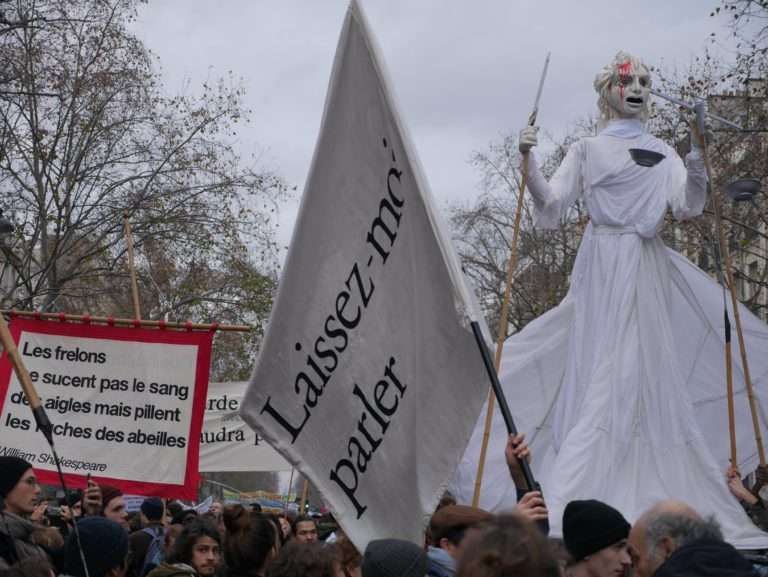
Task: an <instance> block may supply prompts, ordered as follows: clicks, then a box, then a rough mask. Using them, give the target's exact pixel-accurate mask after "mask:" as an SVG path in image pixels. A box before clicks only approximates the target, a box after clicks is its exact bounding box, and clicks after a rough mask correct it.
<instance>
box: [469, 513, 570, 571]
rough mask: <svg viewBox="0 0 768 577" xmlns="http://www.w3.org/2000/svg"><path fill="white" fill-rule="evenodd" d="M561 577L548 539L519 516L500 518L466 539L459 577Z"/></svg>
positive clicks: (512, 515) (529, 522)
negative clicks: (516, 576)
mask: <svg viewBox="0 0 768 577" xmlns="http://www.w3.org/2000/svg"><path fill="white" fill-rule="evenodd" d="M506 575H525V576H526V577H559V576H560V567H559V565H558V561H557V557H556V556H555V554H554V552H553V551H552V549H551V548H550V545H549V542H548V541H547V538H546V537H545V536H544V535H543V534H542V532H541V531H540V530H539V529H538V527H536V526H535V525H534V524H533V523H531V521H529V520H528V519H526V518H525V517H523V516H522V515H518V514H514V513H513V514H508V515H501V516H499V517H498V518H497V519H496V520H494V521H491V522H490V523H487V524H484V525H481V526H480V527H479V531H477V532H476V533H475V534H474V535H472V536H470V537H468V538H467V539H466V545H465V547H464V551H463V553H462V555H461V559H460V561H459V567H458V570H457V577H504V576H506Z"/></svg>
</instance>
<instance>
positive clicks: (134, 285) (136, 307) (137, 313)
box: [123, 212, 141, 319]
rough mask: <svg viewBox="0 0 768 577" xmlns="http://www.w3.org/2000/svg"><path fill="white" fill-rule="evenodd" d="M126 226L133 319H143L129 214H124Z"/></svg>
mask: <svg viewBox="0 0 768 577" xmlns="http://www.w3.org/2000/svg"><path fill="white" fill-rule="evenodd" d="M123 223H124V224H125V242H126V244H127V245H128V272H129V273H130V275H131V293H132V295H133V318H135V319H140V318H141V306H140V304H139V284H138V282H136V265H135V264H134V261H133V234H131V221H130V219H129V218H128V213H127V212H126V213H125V214H123Z"/></svg>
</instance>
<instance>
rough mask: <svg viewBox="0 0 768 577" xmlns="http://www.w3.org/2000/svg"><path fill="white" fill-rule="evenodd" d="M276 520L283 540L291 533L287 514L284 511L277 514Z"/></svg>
mask: <svg viewBox="0 0 768 577" xmlns="http://www.w3.org/2000/svg"><path fill="white" fill-rule="evenodd" d="M277 521H278V523H280V531H282V533H283V542H285V541H287V540H288V538H289V537H290V536H291V535H292V533H293V529H292V528H291V522H290V521H289V520H288V516H287V515H286V514H285V511H283V512H282V513H280V514H278V516H277Z"/></svg>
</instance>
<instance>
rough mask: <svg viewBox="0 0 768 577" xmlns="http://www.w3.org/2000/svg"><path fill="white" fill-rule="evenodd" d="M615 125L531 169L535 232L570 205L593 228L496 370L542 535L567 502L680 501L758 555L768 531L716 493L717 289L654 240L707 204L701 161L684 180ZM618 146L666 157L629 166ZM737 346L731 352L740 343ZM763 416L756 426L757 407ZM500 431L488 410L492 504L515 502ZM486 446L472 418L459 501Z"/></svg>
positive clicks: (754, 339)
mask: <svg viewBox="0 0 768 577" xmlns="http://www.w3.org/2000/svg"><path fill="white" fill-rule="evenodd" d="M627 131H628V132H627ZM610 132H611V133H612V134H614V135H613V136H609V135H606V134H605V133H602V134H600V135H599V136H597V137H594V138H587V139H584V140H581V141H580V142H577V143H575V144H574V145H573V146H572V147H571V149H570V150H569V152H568V154H567V156H566V158H565V159H564V161H563V163H562V165H561V167H560V169H559V170H558V171H557V173H556V174H555V175H554V177H553V178H552V180H551V182H550V183H547V182H546V180H545V179H544V178H543V177H542V176H541V173H540V172H539V171H538V169H537V168H536V167H535V165H534V166H533V167H532V171H531V172H532V174H531V176H532V178H531V180H530V190H531V193H532V196H533V198H534V202H535V206H536V219H537V223H538V225H539V226H555V225H556V224H557V222H558V221H559V219H560V218H561V217H563V215H564V214H565V211H566V210H567V209H568V207H569V206H570V205H571V203H572V202H573V201H574V200H575V199H576V198H578V197H580V196H581V197H584V198H585V199H586V205H587V208H588V210H589V213H590V216H591V219H592V221H591V224H590V225H589V226H588V227H587V230H586V232H585V234H584V238H583V240H582V243H581V247H580V249H579V253H578V256H577V258H576V262H575V264H574V269H573V273H572V277H571V287H570V290H569V292H568V294H567V296H566V297H565V299H564V300H563V302H562V303H561V304H560V305H559V306H558V307H556V308H555V309H553V310H551V311H549V312H548V313H546V314H544V315H543V316H542V317H540V318H538V319H536V320H535V321H533V322H532V323H530V324H529V325H528V326H527V327H526V328H525V329H524V330H522V331H521V332H520V333H518V334H516V335H513V336H512V337H510V339H509V340H508V342H507V344H506V346H505V350H504V357H503V360H502V364H501V372H500V378H501V381H502V383H503V386H504V389H505V392H506V394H507V396H508V400H509V404H510V407H511V410H512V413H513V415H514V416H515V418H516V419H517V420H518V427H519V428H520V429H521V430H522V431H525V432H527V433H528V435H529V439H530V441H531V447H532V451H533V455H534V462H533V468H534V471H535V473H536V474H537V475H538V479H539V480H540V482H541V483H542V487H543V490H544V494H545V498H546V501H547V504H548V506H549V508H550V512H551V514H550V524H551V526H552V529H553V533H554V534H555V535H559V534H560V527H561V521H562V511H563V508H564V506H565V504H566V503H567V502H568V501H570V500H572V499H583V498H596V499H600V500H603V501H606V502H608V503H610V504H611V505H613V506H615V507H616V508H618V509H619V510H621V511H622V512H623V513H624V515H625V516H626V517H627V519H629V520H630V521H633V520H634V519H636V518H637V517H638V516H639V515H640V514H641V513H642V512H643V511H644V510H645V509H646V508H648V507H649V506H650V505H652V504H653V503H654V502H655V501H657V500H660V499H664V498H676V499H682V500H684V501H686V502H688V503H690V504H691V505H692V506H694V507H695V508H696V509H698V510H699V511H701V512H702V513H714V514H715V515H716V516H717V518H718V520H719V521H720V523H721V524H722V526H723V530H724V533H725V535H726V537H727V539H728V540H730V541H731V542H732V543H733V544H734V545H736V546H737V547H741V548H758V547H766V546H768V535H766V534H765V533H762V532H760V531H758V530H757V529H756V528H755V527H754V525H752V523H751V522H750V521H749V519H748V518H747V516H746V515H745V513H744V512H743V510H742V509H741V507H740V506H739V504H738V503H737V501H736V499H735V498H734V497H732V496H731V495H730V493H729V492H728V489H727V487H726V484H725V476H724V473H725V470H726V467H727V465H728V426H727V412H726V399H725V370H724V352H723V320H722V317H723V311H722V292H721V288H720V287H719V285H717V284H716V283H714V282H713V281H712V280H711V279H710V278H709V277H708V276H707V275H706V274H704V273H703V272H702V271H701V270H699V269H698V268H696V267H695V266H694V265H693V264H692V263H690V262H689V261H688V260H686V259H685V258H684V257H683V256H681V255H680V254H678V253H676V252H674V251H672V250H670V249H668V248H666V247H665V246H664V245H663V243H662V242H661V240H660V238H659V237H658V236H657V230H658V228H659V226H660V225H661V224H662V221H663V217H664V214H665V211H666V210H667V208H668V207H669V208H671V209H672V211H673V212H674V214H675V216H677V217H678V218H688V217H691V216H695V215H697V214H699V213H700V212H701V211H702V209H703V206H704V202H705V191H706V175H705V172H704V169H703V167H702V166H701V164H702V163H701V160H700V158H699V157H698V155H697V154H696V153H694V154H693V155H689V158H688V159H687V161H688V167H689V170H688V171H686V168H685V167H684V165H683V163H682V161H681V160H680V158H679V157H678V156H677V155H676V154H675V152H674V150H672V149H671V148H670V147H669V146H667V145H666V144H664V143H663V142H661V141H659V140H658V139H656V138H654V137H652V136H650V135H648V134H645V133H642V132H641V133H639V134H636V135H634V136H632V135H631V134H632V133H633V129H632V127H631V126H629V125H627V124H626V121H624V124H623V125H619V126H614V127H613V129H612V130H611V131H610ZM618 134H625V135H626V137H624V138H622V137H621V136H617V135H618ZM629 148H646V149H651V150H656V151H658V152H661V153H663V154H665V155H666V158H665V159H664V160H663V161H662V162H661V163H659V164H658V165H656V166H655V167H652V168H645V167H641V166H637V165H635V164H634V162H633V161H632V160H631V158H630V155H629V153H628V149H629ZM740 311H741V316H742V319H743V323H744V328H745V337H746V339H747V343H748V344H747V346H748V350H749V352H750V357H749V360H750V368H751V374H752V376H753V379H754V384H755V385H756V387H757V390H758V391H759V394H765V392H767V391H766V389H767V388H768V355H766V354H765V352H766V351H768V327H766V325H765V324H763V323H761V322H760V321H759V320H758V319H757V318H756V317H754V316H753V315H751V314H749V313H748V311H747V310H746V309H745V308H744V307H741V308H740ZM731 318H733V317H732V316H731ZM734 351H735V352H734V356H735V357H737V353H736V351H737V348H736V345H735V337H734ZM740 367H741V365H740V362H739V361H738V358H734V374H735V378H734V382H735V386H736V389H737V395H736V406H737V424H738V440H739V456H740V458H741V460H742V463H741V464H742V467H743V470H749V468H750V467H753V466H754V465H755V456H754V454H755V444H754V436H753V434H752V427H751V420H750V417H749V411H748V406H747V401H746V397H745V394H744V385H743V377H742V373H741V368H740ZM761 418H762V427H763V430H766V422H765V416H764V405H762V407H761ZM505 437H506V435H505V431H504V425H503V422H502V420H501V418H500V416H499V415H498V412H497V414H496V415H495V417H494V424H493V432H492V436H491V439H492V441H491V444H490V447H489V450H488V461H487V465H486V476H485V477H484V480H483V492H482V497H481V502H480V505H481V506H482V507H484V508H487V509H491V510H500V509H504V508H508V507H510V506H511V505H512V504H513V503H514V502H515V497H514V487H511V483H510V482H509V475H508V473H507V471H506V467H505V465H504V462H503V459H504V457H503V452H504V448H503V447H504V441H505ZM481 438H482V419H481V420H480V421H479V422H478V424H477V425H476V430H475V433H474V435H473V437H472V440H471V441H470V445H469V447H468V449H467V452H466V453H465V456H464V459H463V460H462V465H461V467H460V468H459V471H458V473H457V476H456V479H455V481H454V490H456V492H457V494H458V497H459V498H460V499H461V500H463V501H469V499H471V495H472V485H473V482H474V476H475V472H476V468H477V459H478V454H479V446H480V441H481Z"/></svg>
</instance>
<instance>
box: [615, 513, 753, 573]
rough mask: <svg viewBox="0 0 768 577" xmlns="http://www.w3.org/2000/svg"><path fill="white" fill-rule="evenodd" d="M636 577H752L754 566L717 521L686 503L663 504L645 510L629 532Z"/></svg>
mask: <svg viewBox="0 0 768 577" xmlns="http://www.w3.org/2000/svg"><path fill="white" fill-rule="evenodd" d="M629 549H630V554H631V555H632V564H633V566H634V575H635V577H688V576H690V577H707V576H710V575H711V576H712V577H714V576H718V577H723V576H726V575H727V576H729V577H753V576H754V575H755V573H754V571H753V569H752V564H751V563H750V562H749V561H747V560H746V559H745V558H744V557H742V556H741V555H740V554H739V552H738V551H736V549H734V548H733V546H732V545H729V544H728V543H726V542H725V541H724V540H723V534H722V532H721V531H720V527H719V525H718V524H717V521H715V520H714V518H709V519H704V518H702V517H701V515H699V514H698V513H697V512H696V511H695V510H693V509H692V508H691V507H690V506H688V505H687V504H686V503H683V502H679V501H662V502H660V503H658V504H656V505H655V506H653V507H652V508H651V509H649V510H648V511H646V512H645V513H644V514H643V515H642V516H641V517H640V518H639V519H638V520H637V522H636V523H635V524H634V526H633V527H632V530H631V531H630V533H629Z"/></svg>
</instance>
